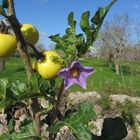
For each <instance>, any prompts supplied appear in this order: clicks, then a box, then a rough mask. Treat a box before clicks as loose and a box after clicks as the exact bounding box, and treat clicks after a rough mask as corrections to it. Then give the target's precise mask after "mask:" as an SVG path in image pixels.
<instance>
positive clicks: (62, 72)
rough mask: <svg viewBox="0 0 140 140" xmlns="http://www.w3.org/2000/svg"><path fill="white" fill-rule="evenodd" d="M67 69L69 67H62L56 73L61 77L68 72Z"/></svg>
mask: <svg viewBox="0 0 140 140" xmlns="http://www.w3.org/2000/svg"><path fill="white" fill-rule="evenodd" d="M68 71H69V68H63V69H61V70H60V71H59V72H58V73H57V75H58V76H61V77H64V76H66V75H67V74H68Z"/></svg>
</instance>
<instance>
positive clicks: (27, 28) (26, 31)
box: [21, 24, 39, 45]
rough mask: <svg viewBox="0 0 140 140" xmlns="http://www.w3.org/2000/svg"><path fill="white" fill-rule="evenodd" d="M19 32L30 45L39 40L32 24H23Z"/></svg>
mask: <svg viewBox="0 0 140 140" xmlns="http://www.w3.org/2000/svg"><path fill="white" fill-rule="evenodd" d="M21 32H22V35H23V37H24V39H25V40H26V41H27V42H29V43H30V44H32V45H34V44H35V43H36V42H37V41H38V39H39V33H38V30H37V29H36V27H35V26H33V25H32V24H23V25H22V27H21Z"/></svg>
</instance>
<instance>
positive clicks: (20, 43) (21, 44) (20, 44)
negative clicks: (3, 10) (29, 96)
mask: <svg viewBox="0 0 140 140" xmlns="http://www.w3.org/2000/svg"><path fill="white" fill-rule="evenodd" d="M8 2H9V7H8V12H9V16H8V17H7V19H8V21H9V23H10V25H11V27H12V29H13V32H14V34H15V36H16V40H17V49H18V51H19V52H20V55H21V57H22V59H23V62H24V65H25V70H26V74H27V78H28V80H30V78H31V75H32V72H33V70H32V67H31V63H30V59H29V56H28V53H27V48H26V42H25V40H24V38H23V36H22V33H21V30H20V27H21V25H20V23H19V21H18V19H17V17H16V14H15V8H14V1H13V0H8Z"/></svg>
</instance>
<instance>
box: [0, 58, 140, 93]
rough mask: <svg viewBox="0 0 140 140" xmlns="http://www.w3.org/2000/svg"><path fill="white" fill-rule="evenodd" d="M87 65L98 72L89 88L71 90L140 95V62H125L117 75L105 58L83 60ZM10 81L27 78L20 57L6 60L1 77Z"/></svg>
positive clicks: (93, 76)
mask: <svg viewBox="0 0 140 140" xmlns="http://www.w3.org/2000/svg"><path fill="white" fill-rule="evenodd" d="M81 62H82V64H83V65H85V66H92V67H93V68H95V69H96V72H95V73H94V74H92V76H91V77H89V78H88V80H87V89H86V90H83V89H81V88H80V87H79V86H78V85H74V86H72V87H71V88H70V90H71V91H79V90H80V91H82V92H84V91H105V92H108V93H110V94H128V95H133V96H140V62H123V63H122V65H121V69H122V74H120V75H116V74H115V71H114V69H113V68H109V67H108V64H107V62H106V61H105V60H99V59H85V60H81ZM4 77H6V78H8V79H9V81H14V80H20V81H25V80H26V74H25V71H24V66H23V62H22V60H21V59H19V58H9V59H7V60H6V70H5V71H4V72H1V73H0V78H4Z"/></svg>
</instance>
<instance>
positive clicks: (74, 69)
mask: <svg viewBox="0 0 140 140" xmlns="http://www.w3.org/2000/svg"><path fill="white" fill-rule="evenodd" d="M71 73H72V76H73V77H76V76H77V75H78V69H77V68H73V69H72V71H71Z"/></svg>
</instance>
